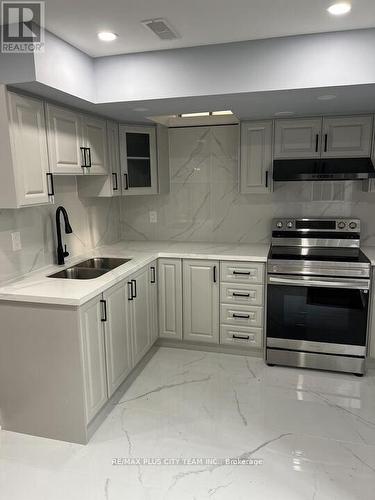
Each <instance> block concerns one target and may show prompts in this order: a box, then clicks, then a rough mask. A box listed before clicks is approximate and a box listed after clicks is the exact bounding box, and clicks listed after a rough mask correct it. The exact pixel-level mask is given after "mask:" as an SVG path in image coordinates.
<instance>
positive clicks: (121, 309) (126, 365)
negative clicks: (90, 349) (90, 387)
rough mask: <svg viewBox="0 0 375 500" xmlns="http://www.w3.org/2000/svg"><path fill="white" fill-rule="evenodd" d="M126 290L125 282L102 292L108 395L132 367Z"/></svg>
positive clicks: (110, 394)
mask: <svg viewBox="0 0 375 500" xmlns="http://www.w3.org/2000/svg"><path fill="white" fill-rule="evenodd" d="M126 304H127V291H126V286H125V282H120V283H119V284H117V285H115V286H113V287H112V288H110V289H109V290H107V291H105V292H103V302H102V305H103V311H102V314H103V318H102V319H104V320H105V321H104V329H105V351H106V367H107V384H108V396H109V397H111V396H112V394H113V393H114V392H115V390H116V389H117V388H118V387H119V386H120V385H121V383H122V382H123V381H124V380H125V378H126V376H127V375H128V373H129V372H130V371H131V369H132V357H131V341H130V333H131V330H130V329H131V324H130V321H129V317H128V315H127V311H126V307H125V306H126Z"/></svg>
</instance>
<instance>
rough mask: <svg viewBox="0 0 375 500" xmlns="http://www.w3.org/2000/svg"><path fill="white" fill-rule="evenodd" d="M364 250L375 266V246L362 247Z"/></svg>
mask: <svg viewBox="0 0 375 500" xmlns="http://www.w3.org/2000/svg"><path fill="white" fill-rule="evenodd" d="M361 250H362V252H363V253H364V254H365V255H366V257H367V258H368V259H370V261H371V265H372V266H375V247H361Z"/></svg>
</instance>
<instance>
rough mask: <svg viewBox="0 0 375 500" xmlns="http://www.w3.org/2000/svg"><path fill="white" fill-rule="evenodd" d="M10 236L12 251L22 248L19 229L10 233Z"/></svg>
mask: <svg viewBox="0 0 375 500" xmlns="http://www.w3.org/2000/svg"><path fill="white" fill-rule="evenodd" d="M11 237H12V248H13V252H17V251H18V250H22V244H21V233H20V232H19V231H16V232H14V233H11Z"/></svg>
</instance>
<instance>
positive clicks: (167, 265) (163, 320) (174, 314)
mask: <svg viewBox="0 0 375 500" xmlns="http://www.w3.org/2000/svg"><path fill="white" fill-rule="evenodd" d="M158 296H159V336H160V337H163V338H168V339H177V340H181V339H182V261H181V259H159V264H158Z"/></svg>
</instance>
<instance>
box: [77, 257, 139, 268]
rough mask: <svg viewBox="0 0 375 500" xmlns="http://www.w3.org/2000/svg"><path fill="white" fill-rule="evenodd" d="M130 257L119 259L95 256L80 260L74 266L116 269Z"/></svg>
mask: <svg viewBox="0 0 375 500" xmlns="http://www.w3.org/2000/svg"><path fill="white" fill-rule="evenodd" d="M129 260H130V259H118V258H116V257H94V258H93V259H88V260H84V261H83V262H79V263H78V264H76V265H75V266H74V267H88V268H90V269H109V270H111V269H115V268H116V267H118V266H121V265H122V264H125V263H126V262H129Z"/></svg>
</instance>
